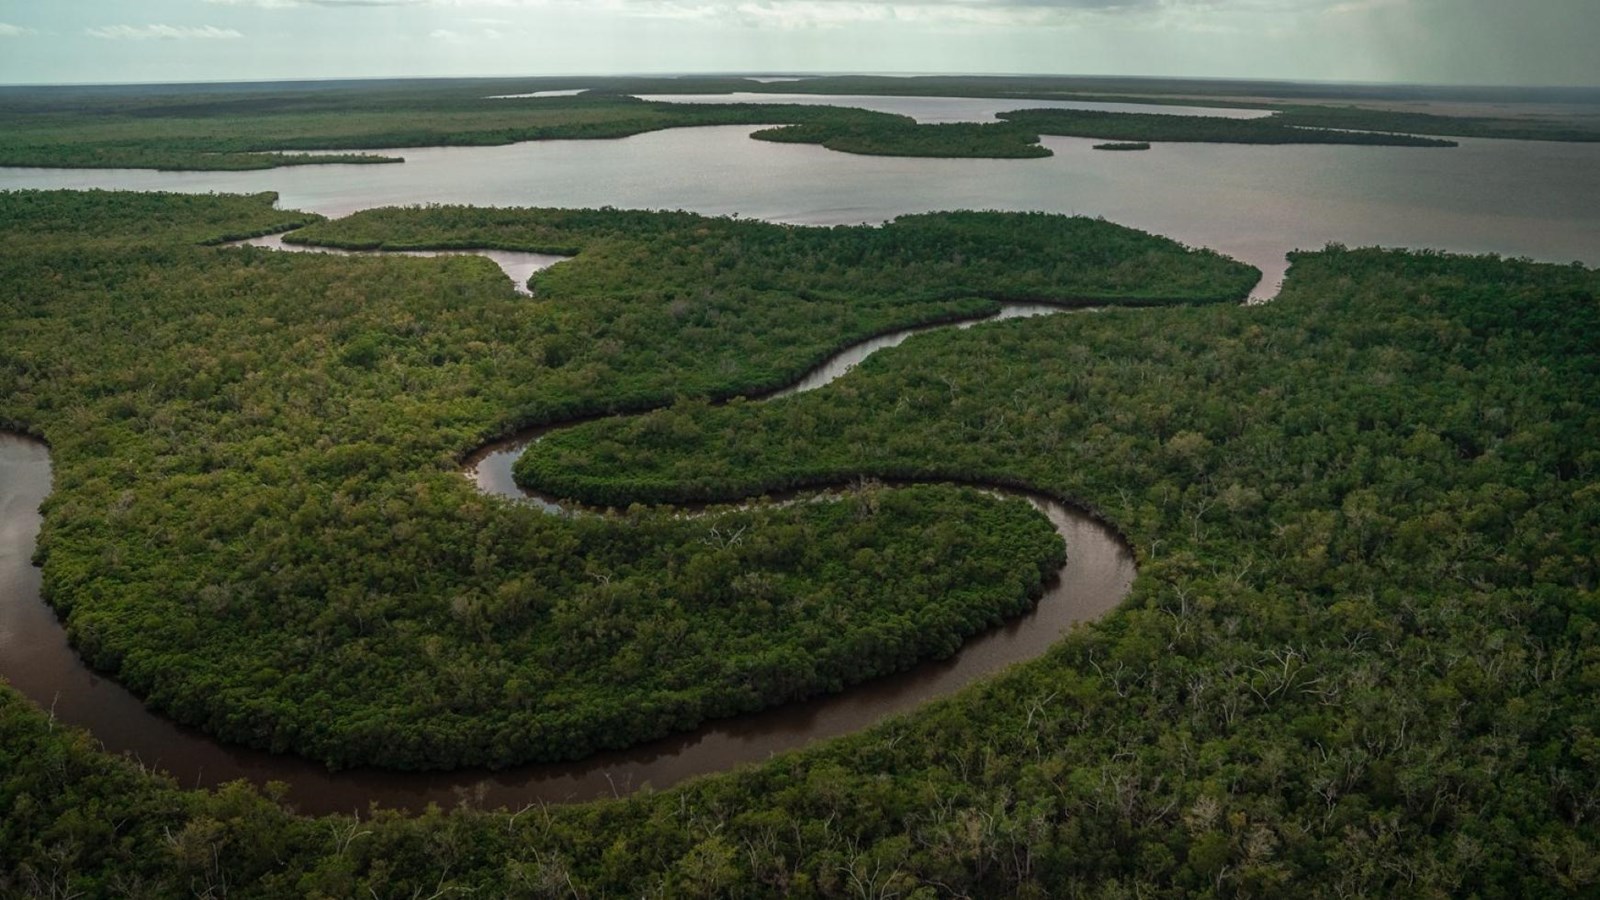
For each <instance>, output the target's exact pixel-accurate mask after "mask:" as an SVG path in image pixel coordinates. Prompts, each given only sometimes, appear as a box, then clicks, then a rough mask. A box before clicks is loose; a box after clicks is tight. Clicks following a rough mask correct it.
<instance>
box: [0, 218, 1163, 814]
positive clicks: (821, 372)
mask: <svg viewBox="0 0 1600 900" xmlns="http://www.w3.org/2000/svg"><path fill="white" fill-rule="evenodd" d="M255 243H264V244H266V245H269V246H270V245H273V244H274V243H277V244H278V245H279V246H284V247H285V249H298V248H294V247H293V245H282V244H281V239H280V240H277V241H274V239H257V241H255ZM485 255H489V254H485ZM502 255H503V254H502ZM524 255H528V254H524ZM491 258H493V256H491ZM559 260H560V257H548V258H546V259H545V260H543V261H533V262H534V264H536V265H537V264H542V265H548V264H550V263H551V262H554V261H559ZM496 262H497V263H499V264H500V265H501V266H502V268H507V262H506V261H504V260H501V259H496ZM529 262H530V261H529V260H520V261H517V265H524V264H528V263H529ZM507 271H508V274H511V276H512V279H513V281H514V282H515V283H516V284H517V285H518V287H519V289H520V288H521V287H522V286H523V283H524V282H525V281H526V276H520V277H519V274H518V273H519V272H520V269H518V270H517V272H513V271H512V269H510V268H507ZM1065 311H1066V310H1065V309H1063V308H1061V307H1052V306H1044V305H1038V304H1008V305H1006V306H1004V307H1003V308H1002V310H1001V311H1000V312H999V313H997V314H995V315H992V316H988V317H984V318H982V319H975V320H969V321H965V322H959V323H954V324H953V326H952V325H938V326H924V327H919V328H911V329H906V330H904V331H899V332H894V333H891V334H886V335H880V336H878V337H875V338H872V339H869V340H867V341H863V342H861V343H859V344H857V345H854V346H852V347H850V348H847V349H846V350H844V351H842V352H841V353H838V354H836V355H835V356H833V357H830V358H829V359H828V360H827V361H825V362H824V363H823V364H822V365H820V366H818V367H817V368H816V369H815V370H813V371H812V372H811V373H809V374H808V375H807V376H806V377H805V378H803V379H801V380H800V381H798V382H796V383H795V384H794V385H791V386H790V387H788V388H786V389H784V390H781V391H778V392H776V393H774V394H771V395H769V396H768V398H767V399H769V400H771V399H777V398H779V397H782V396H786V395H788V394H791V393H798V392H801V391H805V390H814V389H816V388H820V387H822V386H824V385H826V384H828V383H831V382H832V381H834V380H836V379H838V378H839V377H841V376H842V375H844V374H845V373H846V372H848V371H849V370H850V368H852V367H853V366H854V365H855V363H857V362H859V361H860V360H861V359H864V358H865V357H866V356H867V355H868V354H870V353H872V352H875V351H877V350H880V349H883V348H885V347H892V346H894V345H896V344H898V343H900V342H901V341H903V340H905V339H906V338H907V337H909V336H910V335H912V334H915V333H918V332H921V331H927V330H931V329H932V328H939V327H960V328H965V327H971V326H972V325H975V324H977V323H978V322H981V321H993V320H996V319H1002V318H1015V317H1021V316H1035V315H1043V314H1049V313H1059V312H1065ZM555 427H560V426H555ZM551 430H552V428H551V427H549V426H547V427H544V428H539V429H530V430H528V431H526V432H524V433H522V434H519V435H515V436H513V437H511V438H507V439H504V440H501V441H497V442H495V443H493V444H490V445H488V446H486V447H483V448H481V449H480V450H478V451H477V452H475V453H473V454H471V455H470V456H468V457H467V458H466V460H465V462H464V465H465V468H464V470H463V472H464V474H465V475H466V476H467V477H469V478H471V479H472V480H473V481H474V483H475V484H476V485H477V486H478V488H479V489H480V490H482V491H483V492H484V493H487V494H491V495H494V496H498V497H502V498H506V499H507V500H510V501H514V502H532V503H535V504H537V505H538V506H540V507H542V508H544V509H546V510H550V511H561V510H562V509H563V507H562V506H561V504H559V503H558V502H556V501H555V500H554V499H553V498H548V497H539V496H537V495H531V494H529V493H527V492H525V491H523V490H522V489H521V488H520V487H518V486H517V484H516V483H515V481H514V480H513V479H512V476H511V465H512V463H513V462H514V461H515V460H516V458H517V456H518V455H520V453H521V452H522V451H523V449H524V448H526V447H527V445H528V444H529V443H531V442H532V441H534V440H537V439H538V438H539V437H540V436H541V435H543V434H546V433H548V432H549V431H551ZM50 484H51V469H50V454H49V451H48V449H47V448H46V446H45V445H44V444H43V443H42V442H40V441H38V440H35V439H33V438H28V437H23V436H20V435H15V434H6V433H0V676H3V677H4V678H6V679H8V680H9V681H10V682H11V684H12V685H13V686H14V687H16V688H17V689H18V690H20V691H21V692H22V693H23V694H25V695H26V696H27V697H29V698H30V699H32V700H33V701H34V702H35V703H37V704H38V705H39V706H40V707H42V708H43V709H45V710H48V711H49V712H50V714H51V715H52V716H53V718H55V719H56V720H58V721H61V722H64V723H67V724H70V725H75V726H79V727H82V728H85V729H87V730H88V731H89V732H91V733H92V734H93V735H94V736H95V737H96V738H97V739H99V741H100V742H101V743H102V744H103V745H104V747H105V749H106V750H108V751H110V752H113V753H126V754H129V755H131V756H133V757H135V758H137V759H138V760H140V761H141V762H142V763H143V764H145V765H146V766H149V767H152V768H156V769H161V770H164V771H166V772H168V773H170V774H171V775H172V776H173V777H174V778H175V779H176V780H177V781H178V782H179V783H180V784H182V785H184V786H195V787H208V786H214V785H218V784H221V783H224V782H228V781H232V780H236V779H247V780H249V781H252V782H254V783H257V784H265V783H267V782H269V781H280V782H284V783H286V784H287V785H288V794H287V798H286V799H287V800H288V802H290V803H291V804H293V805H294V806H295V807H296V808H297V809H299V810H300V811H301V812H305V813H327V812H351V811H358V810H365V809H367V808H368V807H369V805H371V804H374V803H376V804H378V805H381V806H384V807H393V808H403V809H411V810H417V809H421V808H423V807H425V806H427V805H428V804H430V803H436V804H439V805H441V806H453V805H456V804H458V803H463V802H466V803H472V804H477V805H482V806H485V807H489V808H493V807H498V806H506V807H511V808H516V807H521V806H524V805H526V804H529V803H537V802H565V801H576V800H585V799H592V798H596V797H608V796H613V795H621V794H624V793H628V792H630V791H633V790H636V789H638V788H640V787H643V786H644V785H646V784H648V785H651V786H653V787H655V788H665V787H668V786H670V785H672V784H675V783H677V782H679V781H682V780H683V779H685V778H690V777H693V776H696V775H702V774H706V773H711V772H718V771H723V770H726V769H730V768H733V767H735V766H738V765H741V764H746V763H755V762H760V761H762V760H764V759H767V758H768V757H770V756H771V755H772V754H775V753H780V752H783V751H786V750H791V749H794V748H797V747H801V746H803V745H805V744H808V743H810V742H812V741H815V740H818V739H821V738H827V737H833V736H836V735H841V734H847V733H850V732H853V731H858V730H860V729H862V728H865V727H867V726H870V725H872V724H874V723H876V722H879V721H881V720H882V719H884V718H885V717H887V716H891V715H894V714H897V713H901V712H905V711H907V710H910V709H913V708H915V707H917V706H919V705H921V704H923V703H926V702H928V701H930V700H933V699H935V698H938V697H943V696H946V695H949V694H951V693H953V692H955V691H956V690H959V689H960V688H962V687H964V686H966V685H968V684H970V683H972V682H973V681H975V680H978V679H980V678H983V677H985V676H987V675H990V674H992V673H994V672H997V671H999V670H1000V669H1003V668H1005V667H1006V666H1009V665H1012V664H1014V663H1017V662H1021V661H1024V660H1028V659H1033V658H1035V657H1037V656H1039V655H1040V654H1042V653H1043V652H1044V651H1045V650H1046V649H1047V648H1048V647H1049V646H1050V645H1051V644H1053V643H1055V641H1056V640H1057V639H1059V638H1060V636H1061V635H1062V634H1063V633H1064V632H1065V631H1066V630H1067V629H1069V628H1071V627H1072V626H1073V625H1074V624H1075V623H1078V622H1082V621H1085V620H1088V619H1093V618H1096V617H1098V616H1100V615H1102V614H1104V613H1106V612H1107V611H1109V610H1110V609H1112V608H1113V607H1114V606H1116V605H1117V603H1118V602H1120V601H1121V600H1122V598H1123V597H1125V596H1126V595H1127V591H1128V589H1129V587H1130V586H1131V584H1132V582H1133V577H1134V574H1135V568H1134V560H1133V555H1132V552H1131V551H1130V550H1129V548H1128V547H1127V545H1126V544H1125V543H1124V542H1123V541H1122V539H1121V538H1120V537H1119V536H1118V535H1117V534H1116V533H1115V532H1114V531H1113V530H1112V529H1110V528H1109V527H1107V526H1106V525H1104V524H1102V523H1100V522H1098V521H1097V520H1095V519H1094V518H1092V517H1091V516H1089V515H1087V514H1086V513H1084V512H1083V511H1081V510H1077V509H1074V508H1072V507H1070V506H1067V505H1065V504H1062V503H1060V502H1057V501H1056V500H1053V499H1050V498H1047V497H1043V496H1038V495H1031V494H1024V493H1019V492H1016V491H1010V490H999V489H996V492H997V493H1003V494H1008V495H1010V496H1020V497H1024V498H1025V499H1027V500H1029V501H1030V502H1032V503H1033V504H1034V505H1035V506H1036V507H1038V508H1039V509H1040V510H1041V511H1043V512H1044V514H1045V515H1046V516H1047V517H1048V518H1049V520H1050V522H1051V524H1052V525H1054V527H1055V529H1056V531H1057V533H1059V534H1060V535H1061V537H1062V538H1063V539H1064V540H1065V541H1066V545H1067V553H1068V560H1067V563H1066V565H1065V566H1063V567H1062V569H1061V570H1060V572H1059V573H1058V575H1057V577H1056V578H1055V579H1054V580H1053V581H1052V582H1051V583H1050V584H1049V585H1048V586H1047V587H1046V590H1045V592H1044V594H1043V596H1042V597H1041V598H1040V599H1039V602H1038V604H1037V605H1036V606H1035V608H1034V609H1033V610H1032V611H1031V612H1029V613H1027V614H1025V615H1023V616H1020V617H1018V618H1016V619H1013V620H1011V621H1009V622H1007V623H1006V624H1005V625H1002V626H1000V627H998V628H995V629H992V630H990V631H988V632H985V633H984V634H981V635H978V636H977V637H974V638H973V639H971V640H969V641H968V642H967V643H966V644H964V645H963V646H962V648H961V650H960V651H959V652H958V653H957V654H956V655H954V656H953V657H951V658H950V659H947V660H941V661H936V662H926V663H923V664H921V665H919V666H916V667H915V668H913V669H911V670H908V671H906V672H903V673H901V674H899V675H894V676H890V677H887V678H883V679H878V680H875V681H871V682H868V683H866V684H862V685H858V686H856V687H852V688H850V689H848V690H847V691H845V692H844V693H841V694H834V695H827V696H822V697H817V698H813V699H811V700H807V701H802V702H797V703H790V704H786V705H783V706H779V707H775V708H773V709H769V710H766V711H764V712H761V713H756V714H753V715H749V716H741V717H737V718H733V719H725V720H719V721H714V722H711V723H708V724H706V725H704V726H702V727H701V728H699V729H697V730H695V731H693V732H688V733H685V734H682V735H677V736H673V737H669V738H664V739H662V740H658V741H654V742H650V743H647V744H642V745H639V746H637V747H634V748H630V749H628V750H624V751H614V752H607V753H602V754H598V755H595V756H592V757H590V758H588V759H585V760H582V761H580V762H577V763H556V764H536V765H525V766H518V767H513V768H509V769H502V770H497V771H489V770H482V769H477V770H457V771H452V772H428V773H403V772H391V771H383V770H370V769H351V770H345V771H341V772H329V771H328V770H327V769H325V768H324V767H322V766H321V765H320V764H318V763H315V762H312V761H309V760H305V759H301V758H298V757H292V756H281V755H275V754H270V753H266V752H262V751H255V750H249V749H244V748H240V747H235V746H229V745H225V744H220V743H218V742H216V741H215V740H213V739H212V738H210V737H209V736H207V735H205V734H203V733H201V732H199V731H197V730H195V729H191V728H187V727H184V726H180V725H177V724H175V723H173V722H171V721H170V720H167V719H165V718H162V717H161V716H158V715H156V714H154V713H152V712H150V711H149V710H147V709H146V708H145V707H144V705H143V704H142V703H141V702H140V701H139V699H138V698H137V697H135V696H134V695H132V694H131V693H129V692H128V691H127V690H125V689H124V688H122V687H121V686H120V685H119V684H117V683H116V682H114V681H111V680H110V679H108V678H105V677H103V676H101V675H98V674H96V673H95V672H93V671H91V670H90V669H89V668H88V667H87V666H85V665H84V663H83V662H82V660H81V659H80V658H79V657H78V655H77V654H76V653H75V652H73V650H72V648H71V646H70V645H69V644H68V643H67V638H66V632H65V630H64V629H63V628H62V626H61V623H60V621H59V620H58V619H57V618H56V616H55V614H54V612H53V611H52V610H51V609H50V608H49V607H48V606H47V605H46V604H45V603H44V601H43V598H42V597H41V594H40V575H39V570H38V569H36V568H34V567H33V565H32V564H31V556H32V553H33V548H34V546H35V542H36V539H37V537H38V533H39V525H40V521H41V520H40V516H39V513H38V508H39V504H40V503H41V502H42V501H43V500H44V498H45V497H46V496H47V495H48V494H49V492H50Z"/></svg>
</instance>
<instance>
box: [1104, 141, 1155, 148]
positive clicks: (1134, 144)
mask: <svg viewBox="0 0 1600 900" xmlns="http://www.w3.org/2000/svg"><path fill="white" fill-rule="evenodd" d="M1094 149H1096V150H1149V149H1150V145H1149V144H1148V143H1146V142H1144V141H1122V142H1114V143H1110V144H1095V145H1094Z"/></svg>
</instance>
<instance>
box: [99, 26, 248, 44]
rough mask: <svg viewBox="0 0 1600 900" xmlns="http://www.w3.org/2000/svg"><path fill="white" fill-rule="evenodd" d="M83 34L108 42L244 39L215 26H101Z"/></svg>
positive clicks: (240, 35)
mask: <svg viewBox="0 0 1600 900" xmlns="http://www.w3.org/2000/svg"><path fill="white" fill-rule="evenodd" d="M84 34H87V35H89V36H90V37H97V38H105V39H106V40H110V41H151V40H158V41H190V40H201V41H208V40H209V41H215V40H233V39H234V38H242V37H244V35H242V34H240V33H239V32H238V31H235V30H234V29H232V28H218V27H217V26H215V25H102V26H100V27H99V28H85V29H84Z"/></svg>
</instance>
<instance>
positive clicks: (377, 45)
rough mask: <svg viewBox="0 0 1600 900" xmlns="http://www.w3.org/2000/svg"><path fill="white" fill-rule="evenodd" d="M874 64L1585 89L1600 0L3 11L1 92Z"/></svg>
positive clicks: (217, 6)
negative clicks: (46, 86) (44, 86)
mask: <svg viewBox="0 0 1600 900" xmlns="http://www.w3.org/2000/svg"><path fill="white" fill-rule="evenodd" d="M680 72H696V73H711V72H728V73H735V72H736V73H750V74H754V73H781V72H803V73H816V72H882V73H972V74H976V73H997V74H998V73H1037V74H1062V75H1157V76H1194V77H1221V78H1268V79H1297V80H1316V81H1379V82H1383V81H1387V82H1407V83H1424V84H1475V85H1584V86H1596V85H1600V0H1523V2H1520V3H1519V2H1516V0H898V2H858V0H0V83H3V84H29V83H84V82H151V81H229V80H266V79H281V78H350V77H399V76H426V77H432V76H451V75H585V74H650V73H663V74H665V73H680Z"/></svg>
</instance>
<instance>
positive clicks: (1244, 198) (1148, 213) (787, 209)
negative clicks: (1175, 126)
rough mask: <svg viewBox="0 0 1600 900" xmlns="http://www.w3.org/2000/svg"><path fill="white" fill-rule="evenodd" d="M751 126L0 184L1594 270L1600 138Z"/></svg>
mask: <svg viewBox="0 0 1600 900" xmlns="http://www.w3.org/2000/svg"><path fill="white" fill-rule="evenodd" d="M754 130H755V128H753V127H750V126H721V127H711V128H683V129H672V130H668V131H660V132H652V133H649V134H642V135H637V136H635V137H631V138H624V139H622V140H601V141H543V142H533V143H524V144H512V145H508V146H503V147H445V148H422V149H413V150H404V151H383V152H389V153H400V154H401V155H403V156H404V157H405V158H406V163H405V164H404V165H387V166H350V165H337V166H299V167H294V168H288V169H276V170H267V171H257V172H150V171H143V170H131V169H104V170H62V169H19V168H10V169H5V168H0V188H90V187H103V188H121V189H131V190H175V191H195V192H204V191H227V192H241V193H255V192H259V191H278V192H279V193H280V194H281V196H282V199H281V205H282V206H284V207H285V208H290V209H304V210H311V211H315V212H320V213H323V214H325V215H330V216H343V215H348V214H349V213H352V212H355V211H357V210H360V209H365V208H368V207H373V206H395V205H406V204H417V203H466V204H474V205H479V206H567V207H574V206H591V207H592V206H605V205H611V206H617V207H631V208H650V209H687V210H694V211H697V212H702V213H707V214H713V215H728V214H735V213H737V214H739V215H742V216H745V217H750V218H761V219H768V220H771V221H777V222H789V223H798V224H812V225H834V224H847V223H877V222H883V221H885V220H887V219H891V218H893V217H895V216H898V215H902V214H905V213H917V212H928V211H933V210H941V209H1001V210H1040V211H1046V212H1058V213H1070V214H1078V215H1087V216H1102V217H1104V218H1106V219H1109V220H1111V221H1114V222H1119V223H1122V224H1125V225H1131V226H1134V227H1136V228H1142V229H1144V230H1147V231H1151V232H1154V233H1157V234H1162V235H1166V236H1168V237H1172V238H1175V239H1176V240H1179V241H1181V242H1183V243H1185V244H1188V245H1191V246H1197V247H1209V248H1211V249H1214V250H1217V251H1220V252H1222V253H1225V254H1227V255H1229V256H1232V257H1234V258H1236V259H1240V260H1243V261H1244V262H1247V263H1250V264H1252V265H1254V266H1256V267H1257V268H1259V269H1261V270H1262V271H1263V272H1264V273H1265V274H1266V277H1265V279H1264V280H1263V282H1262V284H1261V286H1260V287H1259V288H1258V291H1257V294H1258V296H1271V295H1272V294H1274V293H1275V292H1276V289H1277V285H1278V282H1279V281H1280V280H1281V278H1282V274H1283V270H1284V268H1285V265H1286V264H1285V261H1284V254H1286V253H1288V252H1289V251H1291V250H1294V249H1297V248H1300V249H1318V248H1321V247H1322V246H1323V245H1324V244H1326V243H1328V242H1330V241H1337V242H1341V243H1345V244H1348V245H1350V246H1366V245H1374V244H1376V245H1383V246H1399V247H1414V248H1433V249H1439V250H1449V251H1456V252H1466V253H1489V252H1493V253H1500V254H1505V255H1510V256H1528V257H1532V258H1534V259H1539V260H1544V261H1549V262H1558V263H1567V262H1572V261H1575V260H1576V261H1581V262H1584V263H1586V264H1589V265H1600V203H1597V202H1596V201H1595V198H1596V197H1600V144H1561V143H1549V142H1535V141H1498V140H1472V139H1463V140H1462V141H1461V146H1459V147H1455V148H1416V147H1357V146H1350V147H1344V146H1316V145H1306V146H1248V145H1236V144H1160V143H1157V144H1155V145H1153V146H1152V147H1151V149H1150V150H1148V151H1145V152H1143V153H1104V152H1099V151H1095V150H1093V149H1091V148H1092V147H1093V145H1094V144H1095V143H1097V141H1095V140H1092V139H1079V138H1066V137H1047V138H1045V139H1044V141H1043V143H1044V145H1045V146H1047V147H1049V148H1050V149H1051V150H1053V151H1055V156H1053V157H1049V158H1045V159H1026V160H983V159H910V158H901V157H878V156H857V155H852V154H847V153H836V152H834V151H831V150H826V149H824V148H822V147H818V146H815V145H808V144H772V143H766V142H762V141H755V140H751V139H749V137H748V135H749V134H750V132H751V131H754Z"/></svg>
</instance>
